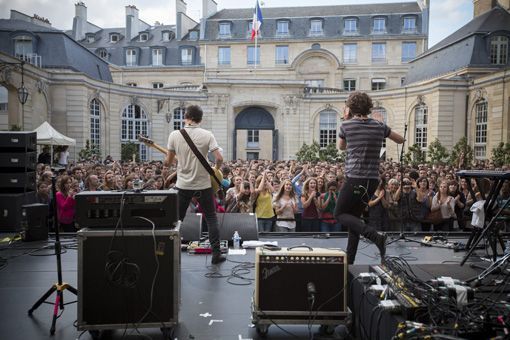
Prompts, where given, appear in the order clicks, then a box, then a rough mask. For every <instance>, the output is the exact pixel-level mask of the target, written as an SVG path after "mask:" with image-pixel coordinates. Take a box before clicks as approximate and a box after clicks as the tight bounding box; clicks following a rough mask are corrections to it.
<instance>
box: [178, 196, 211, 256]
mask: <svg viewBox="0 0 510 340" xmlns="http://www.w3.org/2000/svg"><path fill="white" fill-rule="evenodd" d="M178 190H179V191H178V194H177V197H178V198H179V220H181V221H183V220H184V217H185V216H186V210H187V209H188V206H189V203H190V202H191V199H192V198H193V197H196V198H197V199H198V202H199V203H200V206H201V207H202V210H203V211H204V217H205V220H206V222H207V228H208V231H209V242H210V243H211V248H212V251H213V254H214V253H216V254H219V253H220V252H221V250H220V231H219V228H218V217H217V216H216V207H215V206H214V199H215V198H214V194H213V191H212V188H207V189H203V190H186V189H178Z"/></svg>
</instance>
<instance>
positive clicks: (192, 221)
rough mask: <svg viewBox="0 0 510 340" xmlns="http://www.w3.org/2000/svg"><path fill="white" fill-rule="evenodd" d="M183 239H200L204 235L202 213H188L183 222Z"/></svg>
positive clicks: (184, 240) (187, 240) (181, 230)
mask: <svg viewBox="0 0 510 340" xmlns="http://www.w3.org/2000/svg"><path fill="white" fill-rule="evenodd" d="M180 232H181V241H183V242H189V241H198V240H200V237H201V236H202V214H189V213H188V214H186V217H184V221H182V223H181V229H180Z"/></svg>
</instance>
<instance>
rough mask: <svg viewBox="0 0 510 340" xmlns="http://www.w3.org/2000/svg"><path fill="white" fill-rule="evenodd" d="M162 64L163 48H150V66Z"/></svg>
mask: <svg viewBox="0 0 510 340" xmlns="http://www.w3.org/2000/svg"><path fill="white" fill-rule="evenodd" d="M161 65H163V49H161V48H155V49H153V50H152V66H161Z"/></svg>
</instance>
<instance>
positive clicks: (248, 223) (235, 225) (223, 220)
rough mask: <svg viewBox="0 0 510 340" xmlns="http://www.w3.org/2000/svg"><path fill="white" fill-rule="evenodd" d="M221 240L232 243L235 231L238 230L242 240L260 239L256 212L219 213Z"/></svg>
mask: <svg viewBox="0 0 510 340" xmlns="http://www.w3.org/2000/svg"><path fill="white" fill-rule="evenodd" d="M218 225H219V229H220V240H228V241H229V243H230V244H231V243H232V236H233V235H234V232H236V231H237V232H238V233H239V236H241V240H242V241H252V240H258V239H259V234H258V229H257V215H256V214H254V213H246V214H243V213H225V214H218Z"/></svg>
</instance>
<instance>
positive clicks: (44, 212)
mask: <svg viewBox="0 0 510 340" xmlns="http://www.w3.org/2000/svg"><path fill="white" fill-rule="evenodd" d="M48 212H49V208H48V205H47V204H41V203H34V204H26V205H23V206H21V220H22V221H23V222H22V223H21V239H22V240H23V241H41V240H47V239H48Z"/></svg>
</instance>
